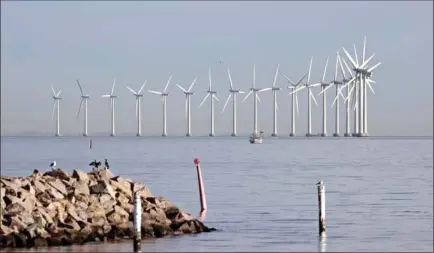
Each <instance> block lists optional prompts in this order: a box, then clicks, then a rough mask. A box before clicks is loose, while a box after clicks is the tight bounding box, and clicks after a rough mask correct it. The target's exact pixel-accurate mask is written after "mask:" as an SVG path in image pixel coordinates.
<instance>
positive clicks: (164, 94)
mask: <svg viewBox="0 0 434 253" xmlns="http://www.w3.org/2000/svg"><path fill="white" fill-rule="evenodd" d="M161 96H163V97H168V96H170V93H161Z"/></svg>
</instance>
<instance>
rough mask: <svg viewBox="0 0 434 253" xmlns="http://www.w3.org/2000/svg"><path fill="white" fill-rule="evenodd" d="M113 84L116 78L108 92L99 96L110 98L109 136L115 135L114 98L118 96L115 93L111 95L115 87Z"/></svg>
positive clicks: (114, 80)
mask: <svg viewBox="0 0 434 253" xmlns="http://www.w3.org/2000/svg"><path fill="white" fill-rule="evenodd" d="M115 84H116V78H114V79H113V85H112V90H111V92H110V94H107V95H102V96H101V97H103V98H109V99H110V107H111V132H110V136H115V98H117V97H118V96H116V95H113V91H114V89H115Z"/></svg>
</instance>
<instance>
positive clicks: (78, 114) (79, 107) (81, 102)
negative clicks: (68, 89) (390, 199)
mask: <svg viewBox="0 0 434 253" xmlns="http://www.w3.org/2000/svg"><path fill="white" fill-rule="evenodd" d="M83 100H84V98H82V99H81V101H80V105H79V106H78V113H77V119H78V116H80V110H81V106H82V105H83Z"/></svg>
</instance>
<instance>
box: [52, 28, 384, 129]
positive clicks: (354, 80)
mask: <svg viewBox="0 0 434 253" xmlns="http://www.w3.org/2000/svg"><path fill="white" fill-rule="evenodd" d="M353 46H354V54H355V55H354V58H353V57H352V56H351V55H350V54H349V53H348V51H347V50H346V49H345V48H344V47H342V50H343V52H344V53H345V55H346V56H347V57H348V59H349V61H350V63H351V66H352V68H350V67H349V65H348V64H347V62H346V61H345V59H344V58H342V57H341V56H340V52H336V62H335V71H334V78H333V80H331V81H326V80H325V76H326V72H327V67H328V62H329V57H327V59H326V62H325V67H324V72H323V76H322V79H321V81H320V82H316V83H311V80H310V76H311V69H312V63H313V57H311V59H310V63H309V70H308V72H307V73H306V74H305V75H304V76H303V77H301V78H300V79H299V80H298V81H297V82H293V81H292V80H291V79H290V78H288V77H287V76H284V78H285V79H286V80H287V81H288V82H289V84H290V86H289V87H288V89H291V90H292V91H291V92H290V93H289V95H291V99H292V105H291V131H290V133H289V136H295V135H296V111H297V115H299V108H298V107H299V106H298V93H300V91H301V90H303V89H307V96H308V104H307V108H308V110H307V113H308V117H307V118H308V122H307V132H306V136H312V135H313V134H312V132H311V128H312V126H311V113H312V105H311V101H312V100H313V101H314V102H315V104H316V105H318V103H317V101H316V99H315V96H314V95H313V92H312V89H313V88H316V87H321V92H320V93H319V94H318V95H322V99H323V101H322V102H323V103H322V109H323V111H322V133H321V136H327V129H326V121H327V106H326V100H327V96H326V91H327V90H328V89H329V88H331V87H332V86H335V88H336V93H335V98H334V100H333V103H332V107H333V106H334V107H335V114H336V115H335V130H334V133H333V136H339V110H340V108H339V97H342V99H343V101H344V104H346V114H345V115H346V124H345V126H346V129H345V133H344V136H357V137H364V136H368V121H367V87H369V89H370V90H371V92H372V93H373V94H375V93H374V90H373V88H372V86H371V84H372V83H375V81H373V80H372V79H371V77H372V74H373V71H374V70H375V69H376V68H377V67H378V66H379V65H380V64H381V62H379V63H377V64H375V65H373V66H371V67H368V63H369V62H370V61H371V60H372V59H373V57H374V56H375V53H374V54H372V55H371V56H370V57H369V58H367V59H366V58H365V53H366V37H365V38H364V43H363V53H362V59H361V60H362V61H361V62H359V58H358V55H357V51H356V46H355V44H354V45H353ZM220 63H221V64H223V61H220ZM344 66H345V68H344ZM279 68H280V64H278V65H277V69H276V73H275V75H274V81H273V85H272V87H269V88H258V87H256V84H255V82H256V65H255V64H253V81H252V87H251V88H250V91H249V92H248V93H247V95H246V96H245V97H244V99H243V100H242V101H241V103H243V102H244V101H246V100H247V98H248V97H249V96H250V95H252V94H253V133H255V134H257V133H258V103H257V102H260V98H259V93H261V92H264V91H270V90H271V91H272V93H273V100H274V105H273V132H272V136H277V110H278V105H277V92H278V91H280V90H281V88H279V87H276V81H277V78H278V76H279ZM339 69H340V73H341V79H338V74H339V73H338V72H339ZM345 69H346V70H347V71H345ZM226 70H227V74H228V79H229V95H228V97H227V99H226V101H225V104H224V106H223V109H222V113H223V112H224V111H225V109H226V107H227V105H228V103H229V101H230V99H231V98H232V115H233V118H232V134H231V135H232V136H236V135H237V95H238V94H245V92H244V91H242V90H240V89H235V88H234V85H233V82H232V77H231V72H230V69H229V67H226ZM306 77H307V79H306ZM208 78H209V87H208V90H207V94H206V96H205V97H204V99H203V100H202V102H201V103H200V105H199V108H200V107H202V105H203V104H204V103H205V101H206V100H207V99H208V98H210V109H211V115H210V116H211V117H210V134H209V136H215V129H214V115H215V114H214V110H215V106H214V100H217V101H218V102H219V101H220V100H219V99H218V97H217V91H214V90H213V89H212V78H211V67H210V68H209V69H208ZM305 79H306V81H305V82H303V81H304V80H305ZM171 80H172V75H170V77H169V79H168V81H167V83H166V85H165V87H164V89H163V91H153V90H148V92H150V93H153V94H156V95H159V96H161V100H162V104H163V127H162V136H167V111H166V108H167V107H166V103H167V97H168V96H169V95H170V93H169V92H168V87H169V84H170V82H171ZM196 81H197V77H196V78H194V80H193V82H192V83H191V84H190V86H189V87H188V89H186V88H184V87H182V86H181V85H179V84H176V85H177V86H178V87H179V89H180V90H181V91H182V92H183V93H184V94H185V119H186V136H191V106H190V101H191V96H192V95H194V94H195V93H194V92H193V91H192V89H193V87H194V84H195V83H196ZM146 83H147V81H145V82H144V83H143V85H142V86H141V87H140V89H139V90H138V91H136V90H134V89H132V88H131V87H129V86H128V85H126V88H127V89H128V90H129V91H131V92H132V93H133V95H134V96H135V99H136V112H135V113H136V119H137V133H136V135H137V136H141V135H142V129H141V127H142V118H141V99H143V97H144V93H143V89H144V87H145V85H146ZM77 84H78V87H79V89H80V92H81V101H80V105H79V109H78V113H77V118H78V117H79V115H80V112H81V109H82V107H83V105H84V108H83V110H84V129H83V136H88V131H87V128H88V117H87V109H88V100H89V99H90V94H88V93H85V92H84V91H83V87H82V85H81V83H80V81H79V80H78V79H77ZM115 84H116V79H114V80H113V84H112V89H111V92H110V94H106V95H102V98H109V100H110V109H111V130H110V136H115V99H116V98H117V97H118V96H116V95H114V87H115ZM345 88H346V94H345V95H344V94H343V93H342V91H343V90H344V89H345ZM51 89H52V92H53V99H54V103H53V113H52V118H54V114H55V111H57V114H56V116H57V117H56V132H55V136H60V100H61V99H62V98H61V97H60V93H61V91H58V92H57V93H56V91H55V89H54V87H53V86H51ZM351 112H353V117H354V120H353V123H354V125H353V132H352V133H351V129H350V118H351Z"/></svg>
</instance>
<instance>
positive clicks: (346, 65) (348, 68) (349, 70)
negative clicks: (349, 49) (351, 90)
mask: <svg viewBox="0 0 434 253" xmlns="http://www.w3.org/2000/svg"><path fill="white" fill-rule="evenodd" d="M342 61H343V62H344V64H345V67H346V68H347V70H348V72H349V73H350V76H353V74H352V72H351V69H350V67H348V64H347V61H345V59H342Z"/></svg>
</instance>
